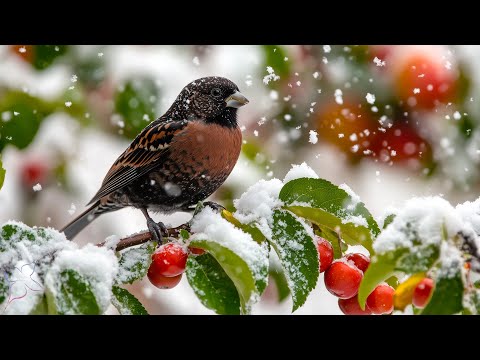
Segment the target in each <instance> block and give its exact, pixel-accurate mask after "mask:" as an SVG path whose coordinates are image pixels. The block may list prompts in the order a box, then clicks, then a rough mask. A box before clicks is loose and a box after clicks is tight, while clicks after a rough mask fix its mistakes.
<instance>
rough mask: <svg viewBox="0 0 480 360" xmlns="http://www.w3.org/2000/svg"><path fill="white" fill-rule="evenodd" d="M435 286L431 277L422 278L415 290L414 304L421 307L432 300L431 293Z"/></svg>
mask: <svg viewBox="0 0 480 360" xmlns="http://www.w3.org/2000/svg"><path fill="white" fill-rule="evenodd" d="M434 286H435V284H434V283H433V280H432V279H430V278H424V279H423V280H421V281H420V282H419V283H418V284H417V286H416V287H415V290H413V299H412V302H413V305H415V306H416V307H417V308H420V309H422V308H424V307H425V306H426V305H427V303H428V301H429V300H430V294H431V293H432V290H433V287H434Z"/></svg>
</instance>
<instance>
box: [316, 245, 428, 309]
mask: <svg viewBox="0 0 480 360" xmlns="http://www.w3.org/2000/svg"><path fill="white" fill-rule="evenodd" d="M316 241H317V250H318V253H319V259H320V272H321V273H322V272H325V275H324V281H325V287H326V288H327V290H328V291H329V292H330V293H332V294H333V295H335V296H337V297H338V298H339V299H338V306H339V307H340V310H342V312H343V313H344V314H345V315H371V314H377V315H382V314H391V313H392V311H393V307H394V306H393V305H394V302H393V300H394V295H395V289H394V288H392V287H391V286H390V285H388V284H386V283H383V284H379V285H377V287H376V288H375V289H374V290H373V291H372V293H371V294H370V295H369V296H368V298H367V303H366V305H365V310H362V309H361V308H360V305H359V303H358V295H357V294H358V289H359V287H360V282H361V281H362V278H363V274H364V272H365V271H366V270H367V268H368V266H369V265H370V259H369V258H368V257H367V256H365V255H363V254H360V253H352V254H347V255H345V256H344V257H342V258H341V259H339V260H335V261H333V247H332V245H331V244H330V242H328V241H327V240H325V239H323V238H321V237H317V239H316ZM432 289H433V280H432V279H429V278H424V279H423V280H421V281H420V282H419V283H418V284H417V286H416V287H415V290H414V293H413V304H414V305H415V306H416V307H417V308H423V307H425V305H426V304H427V302H428V300H429V298H430V294H431V292H432Z"/></svg>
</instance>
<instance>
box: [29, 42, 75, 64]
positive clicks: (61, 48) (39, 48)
mask: <svg viewBox="0 0 480 360" xmlns="http://www.w3.org/2000/svg"><path fill="white" fill-rule="evenodd" d="M67 49H68V46H67V45H34V57H33V63H32V65H33V66H34V67H35V68H36V69H37V70H44V69H46V68H47V67H49V66H50V65H51V64H52V63H53V62H54V61H55V59H56V58H58V57H60V56H62V55H64V54H65V53H66V52H67Z"/></svg>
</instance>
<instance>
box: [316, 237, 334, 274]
mask: <svg viewBox="0 0 480 360" xmlns="http://www.w3.org/2000/svg"><path fill="white" fill-rule="evenodd" d="M315 240H316V241H317V250H318V259H319V261H320V272H321V273H322V272H324V271H325V270H327V269H328V268H329V266H330V265H331V264H332V261H333V247H332V244H330V242H329V241H327V240H325V239H324V238H321V237H319V236H317V237H316V238H315Z"/></svg>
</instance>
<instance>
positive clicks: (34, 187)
mask: <svg viewBox="0 0 480 360" xmlns="http://www.w3.org/2000/svg"><path fill="white" fill-rule="evenodd" d="M32 189H33V191H40V190H42V185H40V184H36V185H34V186H33V187H32Z"/></svg>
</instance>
